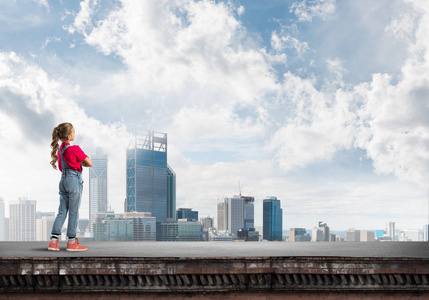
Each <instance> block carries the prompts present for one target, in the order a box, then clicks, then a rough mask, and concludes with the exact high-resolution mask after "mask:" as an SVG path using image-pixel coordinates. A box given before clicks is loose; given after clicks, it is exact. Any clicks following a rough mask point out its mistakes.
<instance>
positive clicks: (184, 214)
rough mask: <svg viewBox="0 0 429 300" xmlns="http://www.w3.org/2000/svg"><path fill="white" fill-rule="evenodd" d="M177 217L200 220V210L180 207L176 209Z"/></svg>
mask: <svg viewBox="0 0 429 300" xmlns="http://www.w3.org/2000/svg"><path fill="white" fill-rule="evenodd" d="M176 219H177V220H179V219H187V220H188V221H192V220H196V221H198V211H194V210H192V208H179V209H177V210H176Z"/></svg>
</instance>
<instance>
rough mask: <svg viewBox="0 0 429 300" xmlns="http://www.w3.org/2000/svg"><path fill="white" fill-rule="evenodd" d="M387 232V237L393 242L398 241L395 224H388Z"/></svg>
mask: <svg viewBox="0 0 429 300" xmlns="http://www.w3.org/2000/svg"><path fill="white" fill-rule="evenodd" d="M386 232H387V233H386V235H387V236H388V237H389V238H391V240H392V241H396V228H395V222H389V223H387V224H386Z"/></svg>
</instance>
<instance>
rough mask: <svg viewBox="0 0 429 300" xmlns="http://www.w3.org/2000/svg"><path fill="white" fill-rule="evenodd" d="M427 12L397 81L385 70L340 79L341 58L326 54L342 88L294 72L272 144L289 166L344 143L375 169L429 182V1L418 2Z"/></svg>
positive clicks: (323, 156) (320, 157)
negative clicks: (366, 78) (351, 82)
mask: <svg viewBox="0 0 429 300" xmlns="http://www.w3.org/2000/svg"><path fill="white" fill-rule="evenodd" d="M413 3H414V6H415V9H417V10H418V12H419V13H420V14H421V15H422V16H421V18H420V19H419V22H418V28H417V31H416V36H415V42H414V43H412V44H410V46H409V56H408V59H407V61H406V63H405V65H404V66H403V68H402V75H401V78H400V80H399V81H398V83H397V84H392V83H391V78H390V76H389V75H387V74H374V75H373V79H372V81H371V82H369V83H362V84H360V85H357V86H355V87H350V86H345V85H343V84H342V74H343V73H344V72H346V71H347V70H345V69H344V68H343V67H342V65H341V61H340V60H338V59H334V60H332V61H328V65H329V68H330V70H331V72H333V74H334V75H335V77H336V78H337V81H338V83H339V84H336V86H338V89H337V90H336V91H335V90H334V91H332V88H329V89H327V91H326V92H322V91H321V90H318V89H316V87H315V86H316V82H314V81H311V80H304V79H302V78H299V77H297V76H294V75H292V74H290V73H287V74H286V77H285V80H284V84H283V94H282V97H281V99H283V100H282V101H283V102H281V103H288V101H290V103H291V106H290V108H289V109H290V111H291V113H290V114H289V116H286V121H285V124H284V125H283V126H282V127H281V128H280V129H278V131H277V132H276V134H275V135H274V137H273V139H272V142H271V147H272V149H275V153H276V158H277V160H278V161H279V163H280V166H282V167H283V168H284V169H285V170H291V169H295V168H299V167H303V166H306V165H308V164H311V163H314V162H317V161H323V160H329V159H330V158H331V157H332V155H333V154H334V153H336V152H337V151H338V150H342V149H350V148H351V147H359V148H361V149H364V150H366V152H367V155H368V157H369V158H371V159H372V160H373V166H374V169H375V171H376V172H378V173H386V174H389V173H392V174H394V175H395V176H397V177H398V178H399V179H401V180H406V181H411V182H415V183H418V184H419V185H421V186H422V187H425V186H427V183H428V180H429V119H428V117H427V116H428V115H429V100H428V99H429V75H428V74H429V48H428V47H429V46H428V45H429V36H428V35H427V32H429V4H427V3H426V2H421V1H415V2H413Z"/></svg>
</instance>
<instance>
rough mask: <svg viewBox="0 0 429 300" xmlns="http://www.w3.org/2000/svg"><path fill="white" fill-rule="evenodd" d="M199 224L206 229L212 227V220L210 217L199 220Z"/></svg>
mask: <svg viewBox="0 0 429 300" xmlns="http://www.w3.org/2000/svg"><path fill="white" fill-rule="evenodd" d="M200 223H201V225H203V228H206V229H209V228H213V227H214V220H213V218H212V217H210V216H208V217H205V218H201V219H200Z"/></svg>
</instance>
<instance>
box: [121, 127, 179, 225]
mask: <svg viewBox="0 0 429 300" xmlns="http://www.w3.org/2000/svg"><path fill="white" fill-rule="evenodd" d="M130 146H131V147H130V148H129V149H128V150H127V198H126V203H125V210H126V212H133V211H137V212H150V213H151V215H152V216H154V217H155V218H156V221H157V222H165V221H167V217H169V216H171V218H173V219H174V217H175V209H173V208H175V206H176V203H175V201H176V195H175V192H176V186H175V185H176V179H175V174H174V171H173V170H172V169H171V168H170V167H169V166H168V164H167V134H166V133H159V132H153V131H147V132H145V133H144V134H142V135H136V137H135V140H134V141H133V142H132V144H131V145H130ZM169 194H170V196H169ZM169 202H170V203H169ZM173 212H174V213H173Z"/></svg>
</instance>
